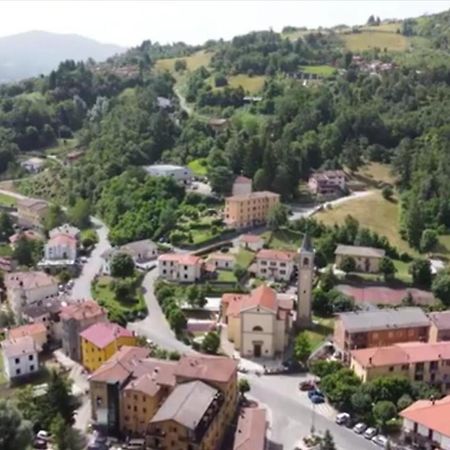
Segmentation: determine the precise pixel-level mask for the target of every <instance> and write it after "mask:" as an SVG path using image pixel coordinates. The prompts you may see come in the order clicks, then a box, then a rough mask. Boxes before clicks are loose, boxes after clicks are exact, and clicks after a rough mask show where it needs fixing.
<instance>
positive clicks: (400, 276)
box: [394, 260, 412, 284]
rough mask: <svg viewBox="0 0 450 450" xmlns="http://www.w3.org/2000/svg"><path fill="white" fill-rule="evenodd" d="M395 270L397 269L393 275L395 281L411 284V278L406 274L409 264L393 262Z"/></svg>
mask: <svg viewBox="0 0 450 450" xmlns="http://www.w3.org/2000/svg"><path fill="white" fill-rule="evenodd" d="M394 265H395V268H396V269H397V272H396V273H395V278H397V280H400V281H403V282H404V283H408V284H409V283H411V282H412V278H411V274H410V273H409V272H408V269H409V263H406V262H404V261H399V260H394Z"/></svg>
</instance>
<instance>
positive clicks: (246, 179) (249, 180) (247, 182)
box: [234, 175, 252, 184]
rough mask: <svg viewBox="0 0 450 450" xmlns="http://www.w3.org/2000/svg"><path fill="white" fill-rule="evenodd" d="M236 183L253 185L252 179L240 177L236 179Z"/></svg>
mask: <svg viewBox="0 0 450 450" xmlns="http://www.w3.org/2000/svg"><path fill="white" fill-rule="evenodd" d="M234 183H235V184H252V180H251V179H250V178H247V177H243V176H242V175H239V176H237V177H236V178H235V179H234Z"/></svg>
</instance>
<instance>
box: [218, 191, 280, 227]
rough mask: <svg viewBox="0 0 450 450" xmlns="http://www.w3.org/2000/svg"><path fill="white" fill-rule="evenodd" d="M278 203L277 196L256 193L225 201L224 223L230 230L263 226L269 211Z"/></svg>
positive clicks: (272, 193)
mask: <svg viewBox="0 0 450 450" xmlns="http://www.w3.org/2000/svg"><path fill="white" fill-rule="evenodd" d="M279 202H280V196H279V194H275V193H274V192H269V191H258V192H252V193H250V194H243V195H234V196H232V197H227V198H226V199H225V213H224V217H225V219H224V221H225V223H226V224H227V226H228V227H230V228H238V229H239V228H247V227H253V226H258V225H264V224H265V223H266V222H267V216H268V214H269V211H270V209H271V208H272V207H273V206H275V205H277V204H278V203H279Z"/></svg>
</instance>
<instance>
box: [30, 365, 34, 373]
mask: <svg viewBox="0 0 450 450" xmlns="http://www.w3.org/2000/svg"><path fill="white" fill-rule="evenodd" d="M30 372H34V365H33V364H32V365H31V366H30Z"/></svg>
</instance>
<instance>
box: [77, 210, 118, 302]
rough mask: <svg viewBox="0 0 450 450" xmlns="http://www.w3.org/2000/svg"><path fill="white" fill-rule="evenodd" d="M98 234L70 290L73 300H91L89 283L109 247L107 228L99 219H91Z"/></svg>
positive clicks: (98, 269)
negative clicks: (95, 243) (86, 260)
mask: <svg viewBox="0 0 450 450" xmlns="http://www.w3.org/2000/svg"><path fill="white" fill-rule="evenodd" d="M91 220H92V223H93V224H94V225H95V227H96V229H97V234H98V244H97V245H96V246H95V249H94V250H93V251H92V253H91V255H90V256H89V259H88V262H87V263H86V264H84V266H83V270H82V272H81V274H80V276H79V277H78V278H77V279H76V280H75V283H74V285H73V288H72V293H71V297H72V298H73V299H81V298H91V297H92V295H91V283H92V280H93V279H94V277H95V275H96V274H97V273H98V272H99V271H100V269H101V266H102V258H101V255H102V253H103V252H105V251H106V250H107V249H108V248H110V247H111V245H110V243H109V241H108V228H107V227H106V225H105V224H104V223H103V222H101V221H100V220H99V219H96V218H94V217H91Z"/></svg>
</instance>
